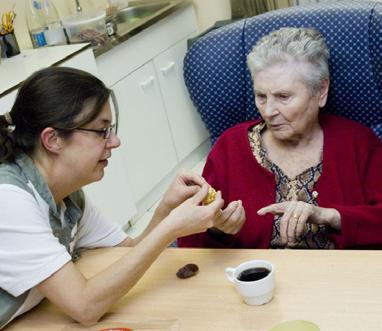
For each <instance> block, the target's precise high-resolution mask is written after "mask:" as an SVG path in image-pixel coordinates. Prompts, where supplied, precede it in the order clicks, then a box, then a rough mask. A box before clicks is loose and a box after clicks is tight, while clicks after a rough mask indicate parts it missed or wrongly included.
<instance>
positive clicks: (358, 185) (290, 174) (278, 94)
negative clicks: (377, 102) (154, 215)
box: [178, 28, 382, 249]
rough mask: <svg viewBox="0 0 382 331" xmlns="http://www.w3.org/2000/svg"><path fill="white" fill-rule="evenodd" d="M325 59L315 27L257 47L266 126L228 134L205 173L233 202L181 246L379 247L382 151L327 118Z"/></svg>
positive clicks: (365, 134)
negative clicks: (212, 223) (206, 227)
mask: <svg viewBox="0 0 382 331" xmlns="http://www.w3.org/2000/svg"><path fill="white" fill-rule="evenodd" d="M328 57H329V52H328V49H327V47H326V44H325V41H324V39H323V37H322V36H321V35H320V34H319V33H318V32H317V31H315V30H313V29H303V28H283V29H280V30H278V31H274V32H272V33H270V34H269V35H267V36H265V37H264V38H262V39H261V40H260V41H259V42H258V43H257V44H256V46H255V47H254V48H253V50H252V52H251V53H250V54H249V55H248V65H249V69H250V72H251V75H252V79H253V84H254V93H255V101H256V106H257V109H258V110H259V112H260V115H261V119H260V120H256V121H249V122H246V123H242V124H239V125H237V126H235V127H233V128H230V129H228V130H227V131H226V132H224V133H223V134H222V136H221V137H220V138H219V139H218V141H217V142H216V144H215V145H214V147H213V149H212V151H211V152H210V154H209V156H208V159H207V163H206V165H205V168H204V173H203V176H204V177H205V178H206V180H207V181H208V182H209V183H210V184H211V185H212V186H213V187H215V188H216V189H219V190H221V191H222V194H223V198H224V200H225V202H226V203H229V204H228V206H227V207H226V209H225V210H223V211H222V214H221V217H220V219H219V220H218V221H217V222H216V223H215V227H213V228H210V229H208V230H207V232H205V233H202V234H197V235H191V236H188V237H184V238H180V239H178V244H179V246H199V247H200V246H208V247H240V248H268V247H270V248H284V247H294V248H313V249H315V248H316V249H318V248H375V247H382V171H381V169H382V143H381V141H380V140H379V139H378V138H377V137H376V136H375V135H374V134H373V133H372V131H371V130H369V129H368V128H366V127H364V126H362V125H360V124H358V123H356V122H353V121H351V120H348V119H344V118H340V117H337V116H333V115H329V114H325V113H323V112H322V111H320V108H322V107H324V106H325V103H326V100H327V96H328V89H329V71H328ZM237 200H239V201H237ZM240 200H241V201H242V206H243V209H242V208H240V206H239V207H238V205H240ZM232 201H233V202H232ZM244 210H245V213H246V217H245V216H243V215H244ZM245 219H246V220H245Z"/></svg>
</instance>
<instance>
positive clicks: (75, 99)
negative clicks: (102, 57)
mask: <svg viewBox="0 0 382 331" xmlns="http://www.w3.org/2000/svg"><path fill="white" fill-rule="evenodd" d="M110 95H111V90H110V89H108V88H107V87H106V86H105V84H104V83H103V82H102V81H101V80H99V79H98V78H96V77H95V76H93V75H91V74H89V73H87V72H85V71H82V70H78V69H72V68H65V67H49V68H46V69H42V70H39V71H37V72H35V73H34V74H32V75H31V76H30V77H29V78H27V79H26V80H25V81H24V82H23V83H22V85H21V86H20V88H19V91H18V93H17V97H16V101H15V103H14V105H13V107H12V109H11V111H10V113H9V115H10V118H11V119H12V126H10V125H9V124H10V123H9V120H7V118H6V116H0V162H7V161H12V160H14V158H15V157H16V156H17V155H18V154H19V153H22V152H23V153H27V154H31V153H32V152H33V151H34V150H35V149H36V147H37V146H38V143H39V136H40V133H41V132H42V131H43V130H44V129H45V128H46V127H59V128H67V129H73V128H76V127H80V126H83V125H85V124H87V123H89V122H91V121H93V120H94V119H95V118H96V117H97V116H98V115H99V114H100V112H101V110H102V108H103V106H104V105H105V103H106V102H107V101H108V99H109V97H110ZM86 106H87V107H86ZM89 106H91V107H89ZM79 115H81V116H79ZM8 119H9V118H8ZM59 134H60V135H62V136H64V137H69V136H70V135H71V134H72V131H70V130H60V131H59Z"/></svg>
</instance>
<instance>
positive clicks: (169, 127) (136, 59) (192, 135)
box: [96, 5, 209, 221]
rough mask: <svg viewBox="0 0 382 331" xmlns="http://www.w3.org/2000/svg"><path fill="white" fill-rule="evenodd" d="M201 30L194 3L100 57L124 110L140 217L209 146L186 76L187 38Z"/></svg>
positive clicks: (103, 74)
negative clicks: (174, 177) (180, 170)
mask: <svg viewBox="0 0 382 331" xmlns="http://www.w3.org/2000/svg"><path fill="white" fill-rule="evenodd" d="M196 33H197V22H196V16H195V12H194V9H193V6H192V5H189V6H186V7H184V8H181V9H179V10H177V11H175V12H173V13H172V14H170V15H169V16H167V17H165V18H163V19H161V20H160V21H158V22H157V23H155V24H153V25H152V26H150V27H148V28H147V29H145V30H143V31H142V32H139V33H138V34H136V35H135V36H133V37H131V38H129V39H127V40H126V41H125V42H123V43H121V44H119V45H118V46H116V47H114V48H113V49H111V50H110V51H108V52H106V53H104V54H102V55H100V56H98V57H97V58H96V61H97V67H98V71H99V74H100V78H101V79H102V80H103V81H104V82H105V83H106V84H107V86H109V87H110V88H112V89H113V90H114V93H115V95H116V97H117V101H118V105H119V112H120V116H119V117H120V122H119V124H120V127H119V131H118V135H119V137H120V138H121V141H122V146H121V147H120V148H121V151H122V158H123V167H125V169H126V170H127V176H128V181H129V183H130V184H131V191H132V194H133V198H134V202H135V204H136V207H137V214H136V215H135V218H134V220H133V221H135V220H136V219H139V216H141V215H142V214H143V213H144V212H145V211H146V210H147V209H148V208H150V207H151V206H152V205H153V204H154V203H155V202H156V201H157V200H158V199H159V198H160V197H161V196H162V194H163V191H164V190H165V188H166V187H167V185H168V184H169V182H170V180H171V179H172V177H173V176H174V175H175V173H176V171H177V170H178V169H179V168H181V167H185V168H190V167H192V166H194V165H195V164H196V163H197V162H198V161H199V160H200V159H201V158H202V157H203V156H205V154H206V153H207V150H208V146H209V144H208V134H207V131H206V129H205V127H204V124H203V123H202V121H201V119H200V118H199V114H197V112H196V110H195V108H194V107H193V105H192V103H191V101H190V99H189V96H188V92H187V91H186V88H185V85H184V81H183V59H184V55H185V53H186V47H187V46H186V44H187V39H188V38H190V37H192V36H194V35H195V34H196Z"/></svg>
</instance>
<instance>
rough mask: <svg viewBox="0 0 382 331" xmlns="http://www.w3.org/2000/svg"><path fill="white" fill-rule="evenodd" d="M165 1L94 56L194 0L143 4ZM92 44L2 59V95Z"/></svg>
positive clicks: (120, 28)
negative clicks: (164, 3)
mask: <svg viewBox="0 0 382 331" xmlns="http://www.w3.org/2000/svg"><path fill="white" fill-rule="evenodd" d="M163 2H166V3H168V5H167V6H165V7H164V8H162V9H161V10H159V11H157V12H156V13H155V14H154V15H151V16H148V17H145V18H142V19H139V20H137V21H135V22H132V23H123V24H118V29H117V34H116V35H115V36H113V37H112V38H110V40H109V42H108V43H107V44H106V45H104V46H102V47H100V48H98V49H96V50H94V55H95V56H99V55H101V54H104V53H106V52H107V51H109V50H111V49H112V48H114V47H116V46H118V45H119V44H121V43H123V42H126V40H128V39H129V38H131V37H132V36H134V35H136V34H138V33H139V32H141V31H142V30H144V29H146V28H148V27H149V26H151V25H153V24H155V23H156V22H158V21H159V20H161V19H163V18H165V17H166V16H168V15H170V14H172V13H173V12H175V11H177V10H179V9H181V8H183V7H185V6H187V5H189V4H191V3H192V1H191V0H145V1H144V4H150V3H163ZM142 4H143V1H142V0H137V1H129V6H131V7H132V6H139V5H142ZM89 47H90V44H87V43H81V44H72V45H64V46H54V47H44V48H39V49H28V50H22V51H21V53H20V54H19V55H16V56H14V57H11V58H9V59H2V60H1V62H0V97H2V96H4V95H6V94H8V93H9V92H11V91H13V90H15V89H16V88H18V86H19V85H20V83H21V82H23V81H24V80H25V78H26V77H28V76H29V75H30V74H31V73H33V72H34V71H36V70H39V69H42V68H44V67H48V66H52V65H57V64H60V63H61V62H63V61H65V60H67V59H68V58H70V57H72V56H74V55H76V54H77V53H79V52H81V51H82V50H84V49H86V48H89Z"/></svg>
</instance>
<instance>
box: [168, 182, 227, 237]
mask: <svg viewBox="0 0 382 331" xmlns="http://www.w3.org/2000/svg"><path fill="white" fill-rule="evenodd" d="M208 187H209V185H208V184H207V183H204V184H203V185H202V187H201V188H199V190H198V192H197V193H196V194H195V195H193V196H192V197H190V198H188V199H187V200H186V201H184V202H183V203H181V204H180V205H179V206H178V207H176V208H175V209H173V210H172V211H171V212H170V214H169V216H168V217H167V218H166V219H165V222H171V223H170V224H171V229H172V231H173V233H174V235H175V236H176V238H178V237H184V236H187V235H190V234H194V233H199V232H204V231H206V230H207V229H208V228H210V227H212V226H213V225H214V220H215V219H216V218H217V217H218V215H219V214H220V210H221V208H222V207H223V205H224V200H223V199H222V197H221V192H220V191H219V192H217V193H216V197H215V200H214V201H213V202H211V203H210V204H209V205H206V206H203V205H202V204H201V203H202V201H203V199H204V198H205V197H206V196H207V193H208ZM168 224H169V223H168Z"/></svg>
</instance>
